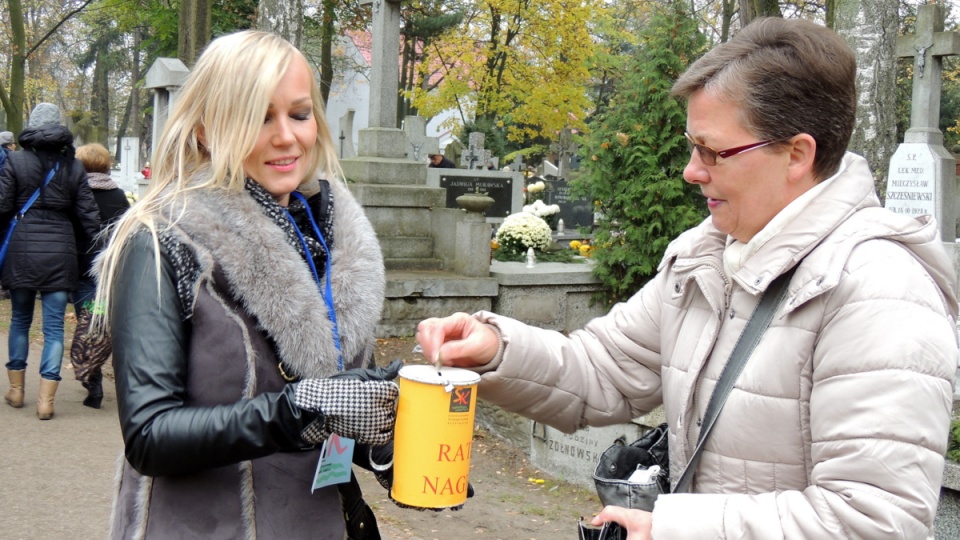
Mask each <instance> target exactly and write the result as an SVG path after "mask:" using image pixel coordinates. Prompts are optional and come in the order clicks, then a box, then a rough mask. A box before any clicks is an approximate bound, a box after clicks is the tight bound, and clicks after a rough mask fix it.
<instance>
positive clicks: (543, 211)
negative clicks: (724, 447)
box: [523, 199, 560, 217]
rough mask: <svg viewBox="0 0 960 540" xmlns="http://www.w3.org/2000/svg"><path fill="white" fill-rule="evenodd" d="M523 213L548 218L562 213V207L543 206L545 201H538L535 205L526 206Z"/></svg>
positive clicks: (534, 202) (554, 205)
mask: <svg viewBox="0 0 960 540" xmlns="http://www.w3.org/2000/svg"><path fill="white" fill-rule="evenodd" d="M523 211H524V212H527V213H529V214H533V215H535V216H537V217H547V216H552V215H554V214H556V213H558V212H560V207H559V206H558V205H556V204H543V201H541V200H540V199H537V200H535V201H533V204H528V205H526V206H524V207H523Z"/></svg>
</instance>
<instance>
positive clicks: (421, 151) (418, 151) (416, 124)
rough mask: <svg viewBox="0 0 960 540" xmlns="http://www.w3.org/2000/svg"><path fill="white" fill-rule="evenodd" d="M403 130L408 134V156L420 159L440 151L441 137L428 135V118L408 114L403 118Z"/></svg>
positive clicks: (415, 159)
mask: <svg viewBox="0 0 960 540" xmlns="http://www.w3.org/2000/svg"><path fill="white" fill-rule="evenodd" d="M403 132H404V133H405V134H406V135H407V143H409V145H410V147H409V149H408V151H407V157H409V158H410V159H412V160H414V161H420V160H421V159H422V158H423V157H425V156H429V155H431V154H439V153H440V138H439V137H427V119H426V118H424V117H422V116H408V117H406V118H405V119H404V120H403Z"/></svg>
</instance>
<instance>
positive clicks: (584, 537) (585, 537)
mask: <svg viewBox="0 0 960 540" xmlns="http://www.w3.org/2000/svg"><path fill="white" fill-rule="evenodd" d="M577 530H578V531H577V532H578V534H577V540H627V532H626V531H624V530H623V527H621V526H620V524H619V523H617V522H614V521H610V522H607V523H604V524H603V526H602V527H599V528H597V527H591V526H590V525H588V524H586V523H584V522H583V518H580V521H578V522H577Z"/></svg>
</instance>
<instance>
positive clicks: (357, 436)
mask: <svg viewBox="0 0 960 540" xmlns="http://www.w3.org/2000/svg"><path fill="white" fill-rule="evenodd" d="M392 365H393V364H391V366H392ZM398 371H399V369H394V370H392V371H381V370H379V369H378V370H350V371H349V372H344V373H351V372H365V373H366V374H365V375H364V376H366V377H367V379H366V380H364V379H363V378H361V377H353V376H349V375H346V376H342V377H337V378H333V377H331V378H327V379H304V380H302V381H300V382H298V383H296V385H295V389H294V402H295V403H296V405H297V407H300V408H301V409H306V410H308V411H313V412H316V413H320V415H321V416H320V417H319V418H317V419H316V420H314V421H313V422H311V423H310V424H309V425H308V426H307V427H306V428H305V429H304V430H303V431H302V432H301V434H300V438H302V439H303V440H304V442H306V443H308V444H319V443H320V442H322V441H324V440H326V439H327V438H328V437H329V436H330V434H331V433H336V434H337V435H340V436H342V437H347V438H350V439H354V440H355V441H357V443H359V444H373V445H383V444H386V443H387V442H388V441H391V440H392V439H393V426H394V423H395V422H396V419H397V397H398V396H399V395H400V389H399V387H398V386H397V384H396V383H394V382H392V381H388V380H382V379H374V378H373V377H374V376H376V375H381V376H389V375H391V374H393V376H394V377H396V372H398Z"/></svg>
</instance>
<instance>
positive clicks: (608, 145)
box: [600, 141, 610, 150]
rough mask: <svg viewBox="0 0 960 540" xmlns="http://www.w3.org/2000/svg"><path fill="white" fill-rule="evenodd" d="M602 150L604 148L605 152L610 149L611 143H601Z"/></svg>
mask: <svg viewBox="0 0 960 540" xmlns="http://www.w3.org/2000/svg"><path fill="white" fill-rule="evenodd" d="M600 148H603V149H604V150H606V149H608V148H610V141H603V142H602V143H600Z"/></svg>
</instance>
